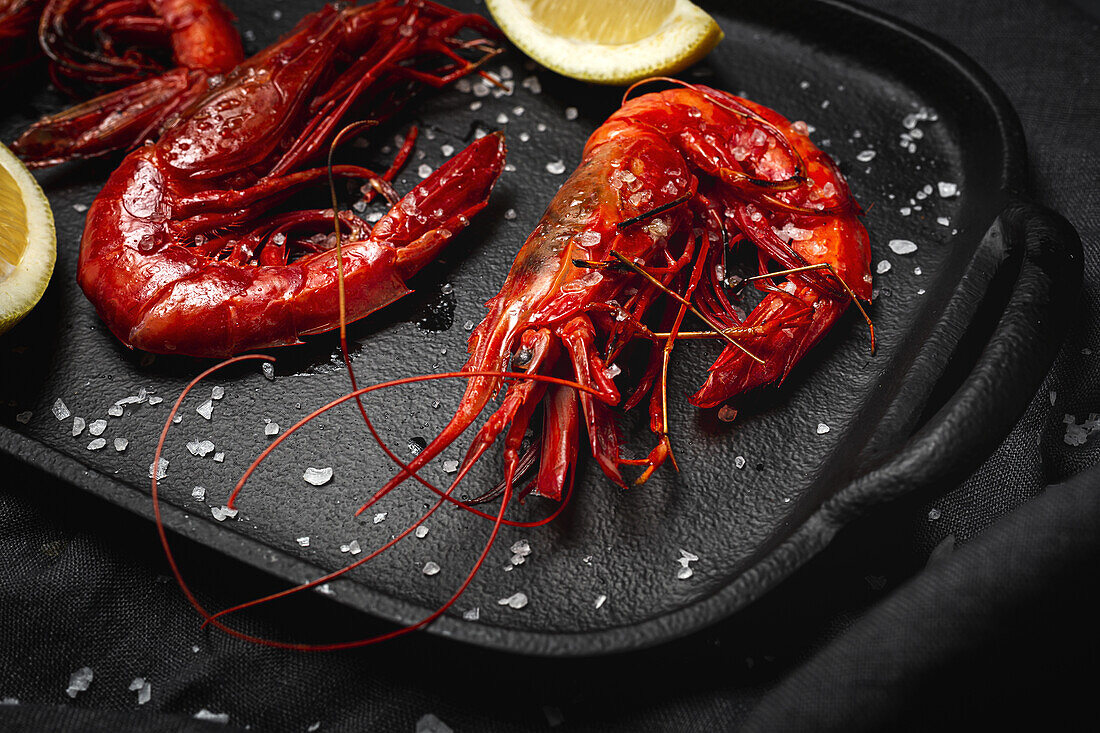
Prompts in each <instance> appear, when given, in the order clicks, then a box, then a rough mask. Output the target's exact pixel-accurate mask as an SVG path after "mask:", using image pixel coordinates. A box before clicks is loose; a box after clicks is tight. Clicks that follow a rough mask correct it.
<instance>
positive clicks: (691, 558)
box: [677, 548, 699, 567]
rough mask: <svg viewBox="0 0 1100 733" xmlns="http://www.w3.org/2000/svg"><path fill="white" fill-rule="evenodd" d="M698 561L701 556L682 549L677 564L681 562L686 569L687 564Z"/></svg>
mask: <svg viewBox="0 0 1100 733" xmlns="http://www.w3.org/2000/svg"><path fill="white" fill-rule="evenodd" d="M698 559H699V556H698V555H696V554H695V553H694V552H688V551H687V550H685V549H683V548H681V549H680V559H679V560H678V561H677V562H679V563H680V564H681V565H683V566H684V567H687V564H688V563H689V562H695V561H696V560H698Z"/></svg>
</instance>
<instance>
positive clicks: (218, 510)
mask: <svg viewBox="0 0 1100 733" xmlns="http://www.w3.org/2000/svg"><path fill="white" fill-rule="evenodd" d="M210 513H211V514H213V515H214V519H217V520H218V521H219V522H224V521H225V520H226V518H229V519H233V518H234V517H236V516H237V510H236V509H230V508H229V507H227V506H212V507H210Z"/></svg>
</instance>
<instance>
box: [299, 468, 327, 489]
mask: <svg viewBox="0 0 1100 733" xmlns="http://www.w3.org/2000/svg"><path fill="white" fill-rule="evenodd" d="M302 478H303V479H305V481H306V483H308V484H313V485H314V486H323V485H325V484H327V483H328V482H329V481H331V480H332V467H331V466H326V467H325V468H313V467H312V466H310V467H308V468H306V470H305V473H303V474H302Z"/></svg>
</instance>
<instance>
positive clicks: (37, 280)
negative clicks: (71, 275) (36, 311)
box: [0, 144, 57, 333]
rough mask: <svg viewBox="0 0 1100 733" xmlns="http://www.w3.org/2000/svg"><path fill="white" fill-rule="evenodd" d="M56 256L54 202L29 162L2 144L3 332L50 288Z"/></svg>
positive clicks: (0, 300)
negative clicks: (50, 199) (52, 208)
mask: <svg viewBox="0 0 1100 733" xmlns="http://www.w3.org/2000/svg"><path fill="white" fill-rule="evenodd" d="M56 259H57V235H56V233H55V232H54V226H53V212H52V211H50V203H49V201H47V200H46V195H45V194H44V193H42V189H41V188H39V186H38V182H37V181H36V180H34V177H33V176H31V174H30V172H29V171H28V170H27V168H26V167H25V166H24V165H23V163H22V162H21V161H20V160H19V159H18V158H16V157H15V155H13V154H12V152H11V151H10V150H8V149H7V148H6V147H4V145H3V144H0V333H4V332H5V331H7V330H8V329H9V328H11V327H12V326H14V325H15V324H16V323H18V322H19V320H20V319H21V318H22V317H23V316H25V315H27V313H29V312H30V310H31V308H33V307H34V304H35V303H37V302H38V299H39V298H41V297H42V293H44V292H46V285H47V283H49V282H50V275H51V274H52V273H53V265H54V261H55V260H56Z"/></svg>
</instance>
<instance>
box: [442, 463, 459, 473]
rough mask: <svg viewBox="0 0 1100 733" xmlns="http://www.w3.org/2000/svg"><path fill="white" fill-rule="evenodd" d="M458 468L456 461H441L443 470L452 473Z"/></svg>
mask: <svg viewBox="0 0 1100 733" xmlns="http://www.w3.org/2000/svg"><path fill="white" fill-rule="evenodd" d="M457 470H458V461H443V472H444V473H454V472H455V471H457Z"/></svg>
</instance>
